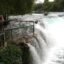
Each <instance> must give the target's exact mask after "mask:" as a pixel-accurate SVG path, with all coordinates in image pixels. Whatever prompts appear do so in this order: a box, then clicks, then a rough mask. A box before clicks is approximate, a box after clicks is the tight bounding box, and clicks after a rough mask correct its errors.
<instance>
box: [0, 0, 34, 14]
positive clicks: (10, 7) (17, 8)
mask: <svg viewBox="0 0 64 64" xmlns="http://www.w3.org/2000/svg"><path fill="white" fill-rule="evenodd" d="M33 4H34V0H0V14H6V13H7V14H25V13H30V12H31V11H32V8H33Z"/></svg>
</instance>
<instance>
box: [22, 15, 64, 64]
mask: <svg viewBox="0 0 64 64" xmlns="http://www.w3.org/2000/svg"><path fill="white" fill-rule="evenodd" d="M25 18H26V19H27V20H29V19H38V21H39V22H38V24H35V36H34V38H33V40H32V42H29V43H27V45H28V47H29V51H30V54H31V57H32V64H57V63H58V62H60V63H61V62H62V63H63V64H64V61H63V59H62V56H63V57H64V55H63V53H64V45H63V43H64V29H63V27H64V22H63V21H64V20H63V19H64V17H63V18H60V17H58V16H57V15H56V16H55V15H54V16H53V15H52V16H47V17H44V18H43V16H42V15H36V16H35V14H32V15H25V16H23V19H25ZM42 18H43V19H42ZM58 21H59V22H58ZM46 22H47V23H48V24H47V23H46Z"/></svg>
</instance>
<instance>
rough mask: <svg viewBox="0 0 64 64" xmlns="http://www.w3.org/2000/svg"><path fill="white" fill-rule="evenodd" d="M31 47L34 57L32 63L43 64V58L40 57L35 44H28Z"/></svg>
mask: <svg viewBox="0 0 64 64" xmlns="http://www.w3.org/2000/svg"><path fill="white" fill-rule="evenodd" d="M28 46H29V48H30V53H31V55H32V58H33V61H32V63H33V64H41V60H40V57H39V55H38V53H37V51H36V49H35V47H34V46H32V45H31V44H28Z"/></svg>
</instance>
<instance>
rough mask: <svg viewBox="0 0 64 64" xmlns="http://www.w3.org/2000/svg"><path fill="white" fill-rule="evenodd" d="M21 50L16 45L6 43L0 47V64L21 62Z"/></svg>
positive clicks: (19, 63)
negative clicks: (5, 45) (6, 44)
mask: <svg viewBox="0 0 64 64" xmlns="http://www.w3.org/2000/svg"><path fill="white" fill-rule="evenodd" d="M21 63H22V52H21V49H20V48H19V47H17V46H16V45H8V46H7V47H6V48H5V49H4V48H3V49H2V48H1V49H0V64H21Z"/></svg>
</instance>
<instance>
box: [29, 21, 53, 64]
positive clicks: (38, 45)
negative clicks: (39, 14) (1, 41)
mask: <svg viewBox="0 0 64 64" xmlns="http://www.w3.org/2000/svg"><path fill="white" fill-rule="evenodd" d="M40 21H41V20H40ZM35 34H36V36H34V39H33V41H32V42H31V43H30V44H29V43H28V46H29V48H30V53H31V55H32V57H33V64H43V63H44V61H45V57H46V54H47V50H48V47H49V45H50V44H51V42H52V40H53V38H51V36H50V34H49V33H48V31H47V29H46V24H45V23H44V22H43V21H41V22H39V23H38V24H36V25H35ZM53 42H54V41H53Z"/></svg>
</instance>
